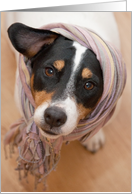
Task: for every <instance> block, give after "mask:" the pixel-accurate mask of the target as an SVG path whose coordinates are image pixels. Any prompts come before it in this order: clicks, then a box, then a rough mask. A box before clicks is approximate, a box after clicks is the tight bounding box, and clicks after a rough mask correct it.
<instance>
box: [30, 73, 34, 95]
mask: <svg viewBox="0 0 132 194" xmlns="http://www.w3.org/2000/svg"><path fill="white" fill-rule="evenodd" d="M33 81H34V74H32V76H31V80H30V86H31V92H32V95H33V98H34V90H33Z"/></svg>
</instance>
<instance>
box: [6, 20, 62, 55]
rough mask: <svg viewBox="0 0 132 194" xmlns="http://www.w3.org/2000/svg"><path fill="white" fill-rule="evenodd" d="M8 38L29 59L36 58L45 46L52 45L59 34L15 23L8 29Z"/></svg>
mask: <svg viewBox="0 0 132 194" xmlns="http://www.w3.org/2000/svg"><path fill="white" fill-rule="evenodd" d="M8 36H9V38H10V40H11V42H12V44H13V46H14V47H15V49H16V50H17V51H18V52H20V53H22V54H23V55H25V56H26V57H28V58H31V57H33V56H35V55H36V54H37V53H38V52H39V51H40V50H41V48H42V47H43V46H46V45H49V44H52V43H53V42H54V40H55V39H56V38H57V37H58V36H59V34H57V33H55V32H52V31H49V30H42V29H35V28H31V27H28V26H26V25H24V24H21V23H14V24H12V25H11V26H10V27H9V28H8Z"/></svg>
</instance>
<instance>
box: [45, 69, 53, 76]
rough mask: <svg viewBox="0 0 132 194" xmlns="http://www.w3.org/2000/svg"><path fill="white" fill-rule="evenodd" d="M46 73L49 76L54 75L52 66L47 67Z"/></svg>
mask: <svg viewBox="0 0 132 194" xmlns="http://www.w3.org/2000/svg"><path fill="white" fill-rule="evenodd" d="M45 74H46V75H47V76H48V77H51V76H53V75H54V70H53V69H52V68H51V67H46V68H45Z"/></svg>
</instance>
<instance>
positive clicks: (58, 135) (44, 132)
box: [39, 127, 63, 139]
mask: <svg viewBox="0 0 132 194" xmlns="http://www.w3.org/2000/svg"><path fill="white" fill-rule="evenodd" d="M39 130H40V133H41V135H42V136H43V137H47V138H50V139H57V138H58V137H60V136H63V134H61V133H60V134H54V133H49V132H46V131H44V130H43V129H41V128H40V127H39Z"/></svg>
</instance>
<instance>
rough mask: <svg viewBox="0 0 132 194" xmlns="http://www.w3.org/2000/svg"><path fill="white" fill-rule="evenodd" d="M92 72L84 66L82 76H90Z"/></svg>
mask: <svg viewBox="0 0 132 194" xmlns="http://www.w3.org/2000/svg"><path fill="white" fill-rule="evenodd" d="M91 77H92V72H91V71H90V70H89V69H88V68H84V69H83V71H82V78H91Z"/></svg>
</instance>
